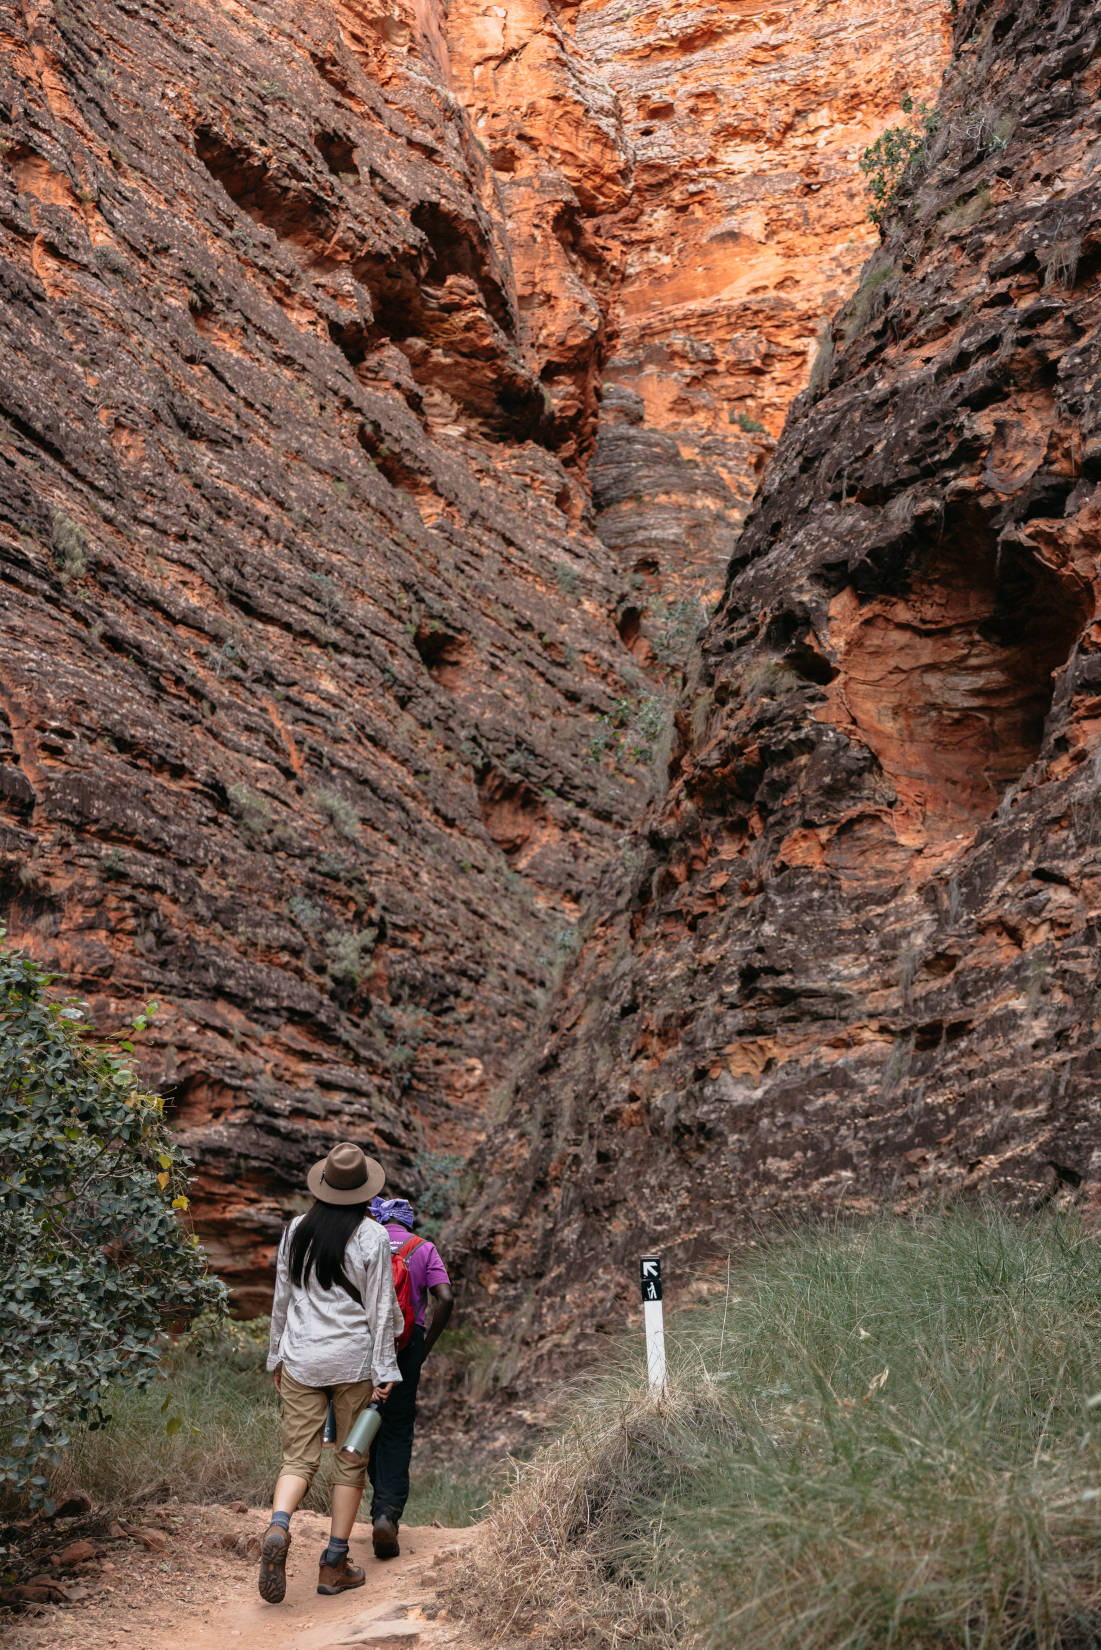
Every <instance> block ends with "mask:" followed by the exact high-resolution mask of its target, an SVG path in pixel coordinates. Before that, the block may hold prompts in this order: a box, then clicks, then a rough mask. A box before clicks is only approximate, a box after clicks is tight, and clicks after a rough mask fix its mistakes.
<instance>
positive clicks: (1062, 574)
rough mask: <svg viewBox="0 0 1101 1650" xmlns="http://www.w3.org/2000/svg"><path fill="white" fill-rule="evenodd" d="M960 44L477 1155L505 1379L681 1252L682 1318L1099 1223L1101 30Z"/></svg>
mask: <svg viewBox="0 0 1101 1650" xmlns="http://www.w3.org/2000/svg"><path fill="white" fill-rule="evenodd" d="M955 42H956V49H955V56H954V58H953V61H952V63H951V66H950V68H949V71H948V74H947V78H946V81H945V85H944V89H943V95H942V99H941V104H940V114H939V117H937V119H936V120H935V121H934V122H932V128H933V129H932V130H931V135H930V139H929V144H928V153H927V156H926V158H925V162H924V164H923V165H922V166H921V167H920V168H919V169H918V172H917V174H916V175H911V178H910V181H909V184H908V187H907V189H906V192H905V195H904V197H903V198H902V200H901V201H900V203H899V209H898V211H897V212H896V213H895V214H893V215H892V216H891V217H890V219H889V220H888V225H887V228H886V233H885V236H884V239H883V242H882V244H881V245H880V246H879V247H878V248H877V250H876V251H875V253H874V254H873V257H872V259H871V260H870V262H869V263H868V265H867V266H866V268H865V270H864V274H863V278H862V281H861V284H860V288H859V290H858V292H857V293H856V295H855V297H854V298H853V299H852V300H851V302H850V303H849V304H847V305H846V306H845V307H844V308H842V309H841V310H840V311H839V312H838V314H837V316H836V317H835V319H834V321H833V324H832V327H831V328H830V330H829V333H828V335H827V337H826V338H825V339H824V341H823V350H822V356H821V359H820V362H819V364H818V368H817V370H816V373H815V375H814V384H813V388H812V390H811V391H810V392H808V393H807V394H805V395H803V396H802V397H801V398H800V399H799V401H798V402H797V403H796V405H795V408H794V409H793V412H792V415H791V416H790V418H789V421H788V424H787V427H786V429H785V432H784V434H783V437H782V439H781V441H780V444H779V447H778V449H777V452H776V454H775V457H774V458H773V460H772V463H771V465H770V467H769V469H768V472H767V476H766V478H765V481H764V484H763V486H762V489H761V491H760V493H759V495H758V497H757V500H756V502H755V505H754V508H753V511H752V514H751V516H750V518H749V521H748V523H747V525H746V527H745V530H744V532H743V534H742V536H741V538H740V540H739V542H738V546H737V551H736V553H735V556H734V558H733V560H732V562H731V565H730V571H729V576H728V582H727V586H726V590H725V594H724V596H723V600H722V603H721V606H720V608H719V611H718V613H717V614H716V616H715V618H714V619H713V621H712V622H711V624H710V625H709V627H708V629H707V631H706V633H705V636H704V639H703V645H702V654H701V657H700V658H699V660H698V661H697V663H696V666H695V668H694V670H693V674H692V677H691V680H690V683H689V685H688V688H687V690H686V693H685V695H684V697H683V699H682V702H681V705H680V708H679V711H678V716H677V728H678V739H677V745H676V749H675V751H674V755H673V760H672V765H671V770H670V780H669V790H668V794H667V796H666V798H665V800H664V802H663V803H662V804H661V805H660V806H659V807H658V808H657V810H656V811H655V813H654V814H653V816H652V817H651V820H650V822H649V827H648V830H647V832H646V833H645V835H640V837H639V839H638V842H637V846H636V849H635V858H634V861H633V863H630V864H628V865H625V866H624V867H623V868H621V870H620V871H619V872H618V874H617V877H616V878H614V879H613V878H611V877H609V879H608V881H607V883H606V885H605V888H604V890H603V892H602V894H601V897H600V898H599V899H598V901H597V903H596V905H595V908H594V912H593V916H592V918H591V922H590V927H589V931H588V935H587V938H586V942H585V945H584V948H583V950H582V953H581V956H580V959H579V963H578V966H577V969H576V971H575V973H574V975H573V977H572V978H571V980H570V981H569V982H568V983H567V988H566V990H565V992H564V994H563V995H562V997H561V998H560V1000H559V1002H558V1003H557V1004H556V1006H555V1011H554V1014H553V1016H552V1020H551V1034H550V1035H549V1036H548V1038H547V1040H546V1042H545V1046H543V1047H542V1049H541V1050H540V1051H539V1052H538V1054H537V1055H536V1056H535V1057H534V1058H533V1060H532V1062H531V1063H530V1065H529V1067H528V1068H527V1070H526V1072H525V1073H524V1075H523V1078H522V1080H521V1082H520V1084H519V1087H518V1089H517V1094H516V1099H515V1102H514V1105H513V1108H512V1112H511V1114H510V1116H509V1117H508V1118H507V1119H506V1121H505V1122H504V1124H503V1125H502V1126H501V1127H500V1128H499V1129H498V1130H497V1131H496V1132H495V1133H494V1134H493V1135H492V1137H491V1139H490V1142H489V1144H488V1146H487V1148H486V1150H485V1152H484V1153H483V1155H482V1158H481V1165H482V1169H483V1172H484V1174H485V1176H486V1178H487V1191H486V1194H485V1198H484V1201H483V1203H482V1206H481V1207H480V1209H479V1210H478V1211H477V1212H476V1213H475V1215H474V1216H473V1217H472V1218H471V1220H470V1221H469V1222H468V1224H467V1227H466V1230H465V1234H464V1236H465V1241H466V1244H467V1249H468V1273H469V1275H470V1277H471V1279H472V1293H471V1298H472V1299H473V1300H474V1301H475V1302H476V1303H477V1306H478V1309H479V1310H480V1311H481V1313H482V1315H483V1317H484V1320H485V1321H486V1322H493V1323H494V1324H497V1325H510V1324H521V1325H522V1328H521V1329H520V1330H519V1331H518V1332H516V1333H514V1334H513V1335H512V1336H511V1337H510V1338H509V1341H508V1345H507V1346H505V1347H503V1348H502V1351H501V1355H500V1357H499V1360H498V1363H497V1366H496V1369H497V1375H498V1378H499V1379H500V1380H501V1381H502V1382H503V1383H504V1384H505V1385H506V1387H507V1386H508V1385H509V1383H513V1384H514V1385H515V1386H516V1387H519V1388H522V1389H523V1390H524V1391H525V1392H530V1389H531V1386H532V1383H533V1382H536V1381H538V1379H539V1378H541V1377H543V1376H545V1375H546V1374H547V1373H549V1372H551V1371H557V1370H561V1369H562V1368H564V1367H566V1365H567V1364H568V1363H570V1364H572V1363H573V1362H574V1361H575V1360H576V1359H577V1357H578V1356H579V1355H584V1354H585V1353H586V1352H587V1351H588V1350H589V1349H590V1348H591V1347H592V1346H593V1345H594V1344H595V1342H594V1339H593V1334H594V1331H599V1330H600V1329H602V1328H604V1327H606V1326H608V1325H609V1324H611V1323H612V1322H613V1321H615V1320H616V1318H617V1317H618V1316H619V1314H620V1312H621V1310H622V1305H623V1303H625V1302H626V1301H627V1300H629V1299H630V1293H629V1291H630V1286H631V1278H632V1273H633V1266H634V1260H635V1257H636V1256H637V1255H638V1253H639V1252H645V1250H646V1249H648V1248H649V1247H651V1246H654V1247H656V1248H658V1249H660V1250H664V1252H665V1254H666V1255H667V1256H668V1257H669V1261H670V1271H671V1274H672V1279H673V1283H672V1290H673V1292H674V1293H681V1294H683V1292H684V1291H685V1290H687V1289H689V1288H690V1287H691V1286H692V1283H693V1281H695V1280H698V1279H699V1278H700V1277H701V1276H705V1275H706V1272H707V1268H708V1265H709V1264H710V1263H711V1261H712V1260H713V1259H714V1258H716V1257H717V1256H719V1255H721V1254H722V1253H724V1252H725V1251H726V1250H727V1249H728V1247H729V1245H730V1243H731V1240H732V1239H734V1238H736V1237H737V1236H738V1235H739V1233H742V1234H744V1233H745V1232H746V1231H747V1229H748V1228H750V1227H751V1225H752V1223H753V1222H755V1221H757V1220H760V1219H762V1218H765V1217H767V1216H769V1215H771V1214H774V1213H776V1212H779V1211H782V1212H783V1213H785V1214H792V1213H796V1212H799V1211H811V1210H813V1211H819V1212H829V1211H835V1210H842V1211H844V1210H859V1209H862V1208H867V1207H869V1206H872V1205H873V1204H874V1203H876V1202H878V1201H881V1200H884V1199H891V1200H901V1201H902V1202H910V1201H912V1200H914V1199H917V1198H920V1197H921V1196H923V1195H927V1194H930V1193H932V1194H935V1195H944V1194H955V1193H957V1192H959V1191H961V1190H964V1189H966V1188H969V1187H986V1188H991V1189H995V1190H996V1191H997V1192H998V1193H999V1195H1003V1196H1006V1197H1009V1198H1011V1199H1015V1200H1017V1201H1018V1202H1021V1203H1026V1204H1027V1203H1030V1202H1035V1201H1039V1200H1041V1199H1043V1198H1044V1197H1045V1196H1047V1195H1048V1194H1049V1193H1050V1192H1051V1191H1052V1190H1053V1189H1054V1188H1057V1187H1059V1186H1066V1185H1070V1186H1081V1185H1083V1184H1084V1186H1085V1189H1086V1192H1087V1194H1088V1196H1089V1197H1090V1198H1095V1197H1096V1177H1097V1170H1098V1164H1099V1162H1101V1112H1099V1109H1098V1104H1097V1097H1096V1085H1097V1082H1098V1078H1099V1076H1101V1017H1099V1013H1101V1003H1099V998H1098V941H1099V923H1101V833H1099V830H1098V785H1099V782H1101V759H1099V757H1098V733H1099V731H1101V712H1099V706H1101V700H1099V697H1098V675H1099V669H1101V655H1099V652H1098V647H1099V642H1101V628H1099V618H1098V615H1099V613H1101V583H1099V571H1098V566H1099V564H1098V546H1099V544H1101V492H1099V491H1098V487H1099V483H1101V399H1099V395H1098V382H1099V374H1101V328H1099V320H1101V314H1099V308H1098V304H1099V298H1101V285H1099V279H1101V231H1099V229H1098V217H1099V207H1101V173H1099V170H1098V165H1099V156H1101V126H1099V121H1098V108H1099V105H1098V102H1097V93H1098V88H1099V85H1101V19H1099V17H1098V13H1097V11H1096V8H1093V7H1081V6H1074V5H1071V4H1069V3H1067V4H1058V5H1057V4H1049V3H1045V0H1028V3H1021V0H967V3H966V4H963V5H961V7H960V15H959V17H958V19H957V21H956V25H955ZM594 1302H596V1303H606V1304H604V1305H603V1306H598V1307H596V1308H594V1306H593V1304H592V1303H594ZM586 1303H587V1305H586ZM521 1314H522V1315H521Z"/></svg>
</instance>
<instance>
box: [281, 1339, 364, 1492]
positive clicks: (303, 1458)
mask: <svg viewBox="0 0 1101 1650" xmlns="http://www.w3.org/2000/svg"><path fill="white" fill-rule="evenodd" d="M373 1391H374V1387H373V1385H372V1383H371V1382H370V1381H345V1382H343V1383H341V1384H340V1385H338V1386H331V1387H329V1388H328V1389H326V1388H325V1387H323V1386H301V1385H300V1384H299V1383H298V1381H296V1380H295V1379H294V1376H293V1375H288V1374H287V1372H286V1370H285V1369H284V1371H283V1393H282V1396H283V1465H282V1466H281V1467H280V1469H279V1473H280V1476H282V1475H283V1473H285V1472H291V1473H294V1475H295V1477H296V1478H304V1479H305V1480H306V1482H307V1484H312V1483H313V1475H314V1473H315V1472H316V1471H317V1469H318V1466H319V1465H320V1462H321V1437H322V1434H323V1432H324V1431H325V1417H326V1415H327V1414H328V1413H329V1393H330V1392H331V1393H332V1398H333V1408H334V1410H335V1411H336V1446H337V1447H336V1449H335V1450H334V1451H333V1454H334V1456H335V1460H334V1462H333V1483H334V1484H347V1485H348V1486H349V1487H350V1488H351V1489H359V1490H361V1489H362V1488H363V1481H364V1475H365V1473H366V1470H367V1469H366V1465H364V1466H361V1467H353V1466H350V1465H349V1464H348V1463H347V1462H346V1461H342V1460H341V1458H340V1446H341V1444H342V1443H343V1442H344V1440H345V1438H346V1437H347V1436H348V1433H349V1432H350V1431H351V1426H352V1422H353V1421H354V1420H355V1418H356V1416H357V1415H358V1414H359V1412H360V1410H361V1409H363V1408H364V1407H365V1406H366V1405H367V1404H369V1403H370V1401H371V1393H372V1392H373Z"/></svg>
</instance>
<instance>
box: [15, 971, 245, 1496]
mask: <svg viewBox="0 0 1101 1650" xmlns="http://www.w3.org/2000/svg"><path fill="white" fill-rule="evenodd" d="M48 986H49V980H48V978H47V977H46V975H44V974H43V973H42V972H41V970H40V969H39V968H38V967H37V966H36V965H35V964H34V963H33V962H32V961H31V959H30V958H29V957H26V956H23V955H21V954H20V953H19V952H15V951H12V950H10V949H8V947H7V946H6V945H3V944H2V943H0V1101H2V1104H0V1277H2V1280H3V1282H2V1288H0V1489H3V1490H5V1491H7V1492H8V1493H9V1494H14V1495H15V1496H17V1497H21V1498H23V1497H25V1498H27V1499H29V1500H30V1502H31V1504H32V1505H35V1504H42V1503H43V1502H46V1503H47V1504H48V1489H49V1478H48V1473H49V1470H50V1468H51V1467H53V1466H55V1465H56V1464H57V1462H58V1461H59V1459H60V1457H61V1454H62V1452H63V1451H64V1450H65V1448H66V1447H67V1446H68V1444H69V1442H70V1435H71V1432H72V1429H73V1427H74V1426H76V1425H77V1424H78V1423H80V1422H82V1421H87V1420H89V1419H94V1418H96V1417H97V1416H98V1415H99V1414H100V1412H101V1409H102V1404H103V1401H104V1398H105V1395H106V1392H107V1389H108V1387H109V1386H112V1385H115V1386H117V1385H118V1384H121V1385H122V1386H124V1387H135V1386H142V1385H144V1384H145V1383H147V1382H148V1381H149V1380H150V1379H151V1378H152V1376H153V1374H154V1372H155V1370H156V1367H157V1359H158V1357H159V1353H160V1347H161V1342H162V1338H163V1331H164V1329H165V1328H166V1327H167V1325H168V1324H170V1323H172V1322H173V1321H179V1320H180V1319H181V1318H183V1319H189V1318H192V1317H194V1316H195V1314H196V1313H198V1312H200V1311H202V1310H203V1309H204V1308H211V1307H214V1308H219V1307H220V1306H221V1303H222V1301H223V1297H224V1288H223V1285H222V1284H221V1283H220V1282H218V1281H217V1280H216V1279H214V1278H212V1277H210V1276H209V1275H208V1273H207V1270H206V1262H205V1257H204V1255H203V1253H202V1251H201V1250H200V1248H199V1247H198V1244H197V1242H196V1240H195V1238H194V1237H193V1236H192V1235H191V1234H190V1233H188V1232H187V1231H186V1230H185V1229H184V1228H183V1226H181V1224H180V1220H179V1214H178V1211H182V1210H184V1209H186V1208H187V1181H186V1178H185V1172H184V1171H185V1169H186V1167H187V1161H186V1159H185V1158H184V1157H182V1156H181V1154H180V1152H179V1148H178V1146H177V1144H176V1142H175V1140H174V1138H173V1135H172V1131H171V1130H170V1128H169V1127H168V1124H167V1123H166V1122H165V1119H164V1115H163V1107H164V1102H163V1100H161V1099H159V1098H157V1097H156V1096H154V1095H151V1094H147V1093H145V1092H143V1090H142V1089H141V1088H140V1087H139V1085H138V1083H137V1081H136V1079H135V1077H134V1074H133V1072H132V1070H131V1068H130V1066H129V1064H128V1056H129V1054H130V1053H131V1052H132V1048H133V1045H132V1043H130V1042H122V1043H120V1044H118V1045H116V1046H112V1047H104V1046H100V1045H95V1044H92V1043H89V1042H87V1041H85V1040H84V1039H83V1038H82V1037H81V1035H80V1029H79V1028H80V1023H81V1020H82V1018H83V1011H82V1009H81V1008H80V1007H78V1006H77V1005H75V1004H72V1003H69V1004H66V1005H61V1004H59V1003H56V1002H54V1001H52V1000H51V999H50V996H49V995H48ZM146 1021H147V1015H139V1016H138V1017H137V1019H136V1020H135V1022H134V1024H135V1026H136V1027H137V1028H138V1029H141V1028H143V1027H144V1026H145V1024H146Z"/></svg>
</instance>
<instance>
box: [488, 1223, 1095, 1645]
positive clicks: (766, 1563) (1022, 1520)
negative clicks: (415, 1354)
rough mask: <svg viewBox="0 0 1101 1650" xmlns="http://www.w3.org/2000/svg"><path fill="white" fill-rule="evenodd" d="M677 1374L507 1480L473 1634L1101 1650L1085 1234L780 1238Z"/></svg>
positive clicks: (713, 1318) (557, 1639) (968, 1226)
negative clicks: (1099, 1649)
mask: <svg viewBox="0 0 1101 1650" xmlns="http://www.w3.org/2000/svg"><path fill="white" fill-rule="evenodd" d="M672 1369H673V1388H672V1394H671V1398H670V1400H669V1402H668V1404H667V1405H666V1406H665V1407H664V1409H663V1410H662V1411H661V1412H655V1411H654V1410H653V1409H652V1408H651V1406H650V1405H649V1404H648V1402H647V1400H646V1398H645V1396H644V1388H643V1387H642V1384H641V1381H640V1379H639V1372H638V1371H637V1369H636V1370H632V1369H631V1368H630V1367H629V1366H627V1365H623V1366H621V1367H617V1369H616V1370H615V1371H613V1372H611V1373H608V1374H606V1375H605V1376H604V1377H602V1378H601V1379H600V1380H599V1381H598V1382H597V1383H596V1384H595V1385H594V1386H593V1387H592V1388H591V1389H590V1390H589V1392H588V1393H587V1395H586V1396H585V1397H584V1398H583V1400H582V1401H581V1405H580V1408H579V1411H578V1413H577V1414H576V1416H575V1418H574V1421H573V1423H572V1425H571V1427H570V1429H569V1430H568V1431H567V1433H566V1434H564V1435H563V1437H562V1438H560V1439H559V1440H558V1441H556V1442H555V1443H554V1444H552V1445H551V1446H549V1448H548V1449H547V1450H546V1451H545V1452H544V1453H543V1455H542V1456H541V1457H539V1458H537V1460H536V1461H535V1462H534V1463H533V1464H532V1465H531V1466H530V1467H529V1468H527V1469H525V1470H524V1471H522V1472H521V1474H520V1479H519V1483H518V1487H517V1489H516V1490H515V1491H514V1493H513V1494H512V1496H511V1497H510V1498H508V1499H506V1500H505V1501H504V1502H503V1503H502V1504H501V1505H500V1506H499V1507H498V1509H497V1511H496V1513H495V1515H494V1518H493V1521H492V1525H491V1529H490V1531H489V1539H488V1540H487V1541H486V1542H485V1543H484V1544H483V1545H482V1546H480V1547H479V1549H478V1550H477V1552H476V1555H475V1557H474V1559H473V1560H472V1564H473V1565H474V1566H475V1570H476V1573H475V1574H474V1575H473V1576H468V1577H466V1578H465V1584H464V1585H463V1586H462V1589H461V1591H462V1594H463V1596H464V1597H465V1598H466V1599H468V1600H474V1603H473V1605H472V1606H468V1608H472V1609H474V1610H476V1611H477V1613H478V1620H479V1621H480V1623H481V1624H482V1625H483V1626H485V1627H488V1628H489V1629H491V1630H492V1631H495V1632H498V1633H502V1630H503V1629H504V1626H505V1623H506V1621H511V1628H510V1629H509V1631H512V1630H520V1631H527V1632H529V1633H530V1632H534V1634H535V1639H534V1642H535V1643H543V1644H546V1645H549V1644H551V1643H552V1642H553V1643H554V1644H556V1645H559V1646H562V1647H563V1650H565V1647H566V1646H580V1645H591V1646H594V1647H596V1646H612V1645H616V1644H619V1643H621V1642H622V1643H624V1644H625V1643H627V1642H628V1641H629V1642H631V1643H632V1644H634V1645H636V1646H640V1645H647V1646H654V1647H657V1646H658V1645H661V1646H663V1647H664V1646H666V1645H668V1644H669V1643H671V1642H674V1641H675V1642H677V1643H679V1644H695V1645H698V1646H707V1647H708V1650H719V1647H722V1650H727V1647H734V1646H736V1647H737V1650H780V1647H788V1646H791V1647H795V1646H798V1647H799V1650H887V1647H898V1650H903V1647H905V1650H964V1647H966V1650H995V1647H997V1650H1010V1647H1012V1650H1026V1647H1027V1650H1041V1647H1052V1650H1054V1647H1057V1646H1063V1647H1065V1650H1070V1647H1072V1646H1073V1647H1074V1650H1079V1647H1084V1646H1085V1645H1088V1644H1093V1645H1096V1644H1098V1643H1101V1400H1098V1401H1097V1402H1096V1403H1094V1402H1091V1400H1094V1398H1095V1395H1097V1394H1098V1393H1101V1244H1099V1242H1098V1239H1097V1237H1096V1236H1095V1235H1094V1234H1093V1233H1091V1232H1088V1231H1086V1230H1085V1229H1084V1228H1083V1227H1082V1226H1081V1225H1079V1224H1078V1223H1076V1222H1071V1221H1066V1220H1058V1219H1045V1220H1034V1221H1031V1222H1020V1223H1018V1222H1014V1221H1013V1220H1011V1219H1009V1218H1008V1217H1007V1216H1004V1215H1001V1214H999V1213H997V1212H994V1211H990V1210H986V1211H980V1212H964V1211H957V1212H955V1213H952V1214H949V1215H941V1216H937V1217H930V1218H928V1219H923V1220H918V1221H903V1220H893V1219H884V1220H882V1221H879V1222H876V1223H874V1224H871V1225H869V1226H866V1227H863V1228H861V1229H859V1230H852V1231H846V1232H833V1233H828V1234H822V1233H813V1232H808V1233H805V1234H801V1235H797V1236H792V1237H787V1238H785V1239H783V1240H781V1241H778V1242H776V1243H774V1244H771V1245H768V1246H766V1247H763V1248H758V1249H757V1250H755V1251H751V1255H750V1258H748V1259H746V1260H744V1261H742V1262H740V1263H739V1264H738V1265H737V1267H736V1269H734V1270H733V1271H732V1275H731V1284H730V1290H729V1296H728V1298H727V1299H725V1300H724V1301H722V1302H720V1303H719V1304H717V1305H716V1306H715V1307H713V1308H710V1309H708V1310H706V1311H702V1312H698V1313H695V1314H693V1315H691V1316H688V1317H685V1318H684V1319H682V1320H681V1321H680V1323H679V1324H678V1325H676V1333H675V1334H674V1336H673V1358H672ZM673 1635H675V1638H674V1636H673ZM502 1636H504V1637H505V1638H506V1639H507V1632H504V1633H503V1634H502ZM524 1642H531V1641H530V1640H525V1641H524Z"/></svg>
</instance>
